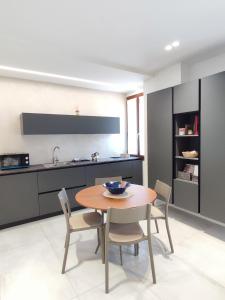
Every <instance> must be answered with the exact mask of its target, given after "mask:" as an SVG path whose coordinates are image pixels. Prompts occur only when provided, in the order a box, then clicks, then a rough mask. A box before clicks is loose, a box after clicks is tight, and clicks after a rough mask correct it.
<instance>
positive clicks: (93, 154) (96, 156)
mask: <svg viewBox="0 0 225 300" xmlns="http://www.w3.org/2000/svg"><path fill="white" fill-rule="evenodd" d="M98 159H99V153H98V152H95V153H92V154H91V160H92V161H98Z"/></svg>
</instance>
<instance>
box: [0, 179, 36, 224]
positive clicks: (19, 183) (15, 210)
mask: <svg viewBox="0 0 225 300" xmlns="http://www.w3.org/2000/svg"><path fill="white" fill-rule="evenodd" d="M38 215H39V206H38V190H37V174H36V173H32V174H17V175H10V176H0V225H4V224H7V223H14V222H19V221H22V220H26V219H31V218H34V217H37V216H38Z"/></svg>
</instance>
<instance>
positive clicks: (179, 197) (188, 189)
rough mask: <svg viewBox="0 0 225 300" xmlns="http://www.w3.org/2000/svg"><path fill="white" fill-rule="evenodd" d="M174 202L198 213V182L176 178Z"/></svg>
mask: <svg viewBox="0 0 225 300" xmlns="http://www.w3.org/2000/svg"><path fill="white" fill-rule="evenodd" d="M174 204H175V205H176V206H178V207H181V208H183V209H186V210H189V211H192V212H195V213H198V184H196V183H193V182H187V181H185V180H182V179H175V180H174Z"/></svg>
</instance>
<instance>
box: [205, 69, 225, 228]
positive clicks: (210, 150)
mask: <svg viewBox="0 0 225 300" xmlns="http://www.w3.org/2000/svg"><path fill="white" fill-rule="evenodd" d="M224 116H225V72H223V73H219V74H216V75H213V76H209V77H207V78H204V79H202V81H201V165H200V166H201V173H200V175H201V176H200V181H201V185H200V195H201V198H200V200H201V201H200V213H201V214H202V215H204V216H206V217H209V218H212V219H215V220H217V221H220V222H223V223H225V193H224V186H225V117H224Z"/></svg>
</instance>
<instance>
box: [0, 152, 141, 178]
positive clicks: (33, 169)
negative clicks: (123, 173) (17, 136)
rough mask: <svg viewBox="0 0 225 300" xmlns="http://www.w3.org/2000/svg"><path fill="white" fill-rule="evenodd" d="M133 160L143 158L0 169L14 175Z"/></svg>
mask: <svg viewBox="0 0 225 300" xmlns="http://www.w3.org/2000/svg"><path fill="white" fill-rule="evenodd" d="M132 160H143V158H142V157H140V156H132V157H129V158H122V157H119V158H111V157H109V158H102V159H99V160H98V161H91V160H90V161H80V162H79V161H78V162H74V163H72V162H71V164H68V165H58V166H57V165H56V166H48V167H45V165H46V164H40V165H30V166H29V167H28V168H21V169H13V170H0V176H3V175H13V174H22V173H30V172H37V171H48V170H56V169H66V168H75V167H80V166H92V165H99V164H105V163H114V162H122V161H132Z"/></svg>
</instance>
